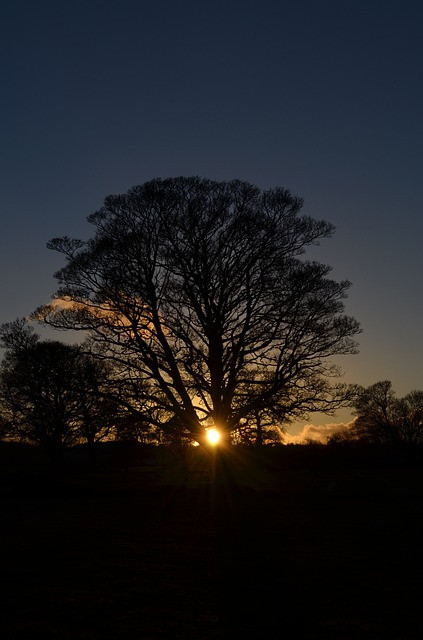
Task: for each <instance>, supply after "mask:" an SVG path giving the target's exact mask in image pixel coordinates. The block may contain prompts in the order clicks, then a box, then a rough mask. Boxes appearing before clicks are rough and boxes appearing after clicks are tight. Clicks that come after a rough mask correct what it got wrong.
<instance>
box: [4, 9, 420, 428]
mask: <svg viewBox="0 0 423 640" xmlns="http://www.w3.org/2000/svg"><path fill="white" fill-rule="evenodd" d="M422 29H423V4H422V3H420V2H413V1H409V0H403V1H402V2H398V1H396V2H391V1H389V0H386V1H384V2H382V1H376V0H366V1H361V0H355V1H354V2H352V1H343V0H336V1H325V0H321V1H320V2H315V1H314V0H313V1H312V0H304V1H301V0H297V1H296V2H295V3H293V2H284V1H283V0H275V1H270V0H254V1H248V0H243V1H242V2H241V1H240V0H233V1H231V0H226V1H221V0H214V1H213V2H209V1H208V0H203V1H202V2H193V1H191V0H188V1H184V0H180V1H179V2H174V1H173V0H155V2H154V3H153V2H144V1H143V0H101V1H97V0H84V1H81V0H72V1H70V0H61V1H60V2H58V1H57V0H54V1H52V0H38V2H33V1H32V0H3V2H2V3H1V8H0V48H1V57H0V64H1V78H2V89H3V98H2V101H1V104H0V116H1V117H0V126H1V145H0V162H1V172H0V182H1V190H0V221H1V227H0V228H1V234H0V268H1V277H0V323H2V322H9V321H12V320H14V319H15V318H17V317H22V316H25V315H28V314H29V313H30V312H31V311H33V310H34V308H36V307H37V306H39V305H40V304H42V303H45V302H48V300H49V299H50V297H51V295H52V294H53V293H54V291H55V288H56V282H55V280H54V278H53V274H54V272H55V271H56V270H57V269H58V268H59V267H60V266H61V265H62V261H61V258H60V256H59V255H56V254H54V253H53V252H51V251H48V250H47V249H46V242H47V241H48V240H49V239H51V238H52V237H56V236H62V235H68V236H71V237H80V238H83V239H87V238H88V237H90V235H91V234H92V229H91V227H90V225H89V224H88V223H87V222H86V216H87V215H89V214H90V213H92V212H93V211H96V210H97V209H98V208H99V207H100V206H101V204H102V201H103V199H104V197H105V196H107V195H108V194H111V193H124V192H126V191H127V190H128V189H129V188H130V187H132V186H133V185H136V184H142V183H143V182H146V181H147V180H150V179H152V178H156V177H163V178H165V177H173V176H181V175H183V176H192V175H199V176H202V177H204V178H210V179H215V180H230V179H233V178H238V179H242V180H247V181H249V182H251V183H253V184H256V185H257V186H259V187H262V188H269V187H274V186H282V187H285V188H287V189H289V190H290V191H291V192H292V193H294V194H297V195H300V196H302V197H303V198H304V200H305V205H304V210H303V211H304V213H305V214H308V215H311V216H313V217H315V218H324V219H327V220H329V221H330V222H332V223H334V224H335V226H336V233H335V234H334V236H333V237H332V238H331V239H329V240H325V241H324V242H322V244H321V246H320V247H319V248H318V250H316V251H313V257H316V258H318V259H319V260H320V261H322V262H325V263H328V264H330V265H332V267H333V272H332V275H333V277H334V278H336V279H348V280H351V282H352V283H353V286H352V288H351V290H350V294H349V298H348V300H347V302H346V310H347V312H348V313H349V314H350V315H353V316H354V317H355V318H357V320H359V321H360V323H361V325H362V334H361V335H360V336H359V343H360V353H359V355H357V356H346V357H344V358H343V359H342V360H341V361H340V363H341V365H342V367H343V369H344V372H345V375H344V378H343V380H344V381H346V382H356V383H359V384H362V385H365V386H367V385H370V384H372V383H374V382H377V381H378V380H383V379H389V380H391V381H392V383H393V386H394V389H395V390H396V391H397V393H398V395H404V394H406V393H407V392H409V391H411V390H412V389H417V388H420V389H422V388H423V375H422V373H423V371H422V369H423V367H422V356H423V349H422V317H423V297H422V292H421V289H422V285H421V278H422V272H423V269H422V267H423V252H422V251H421V241H422V236H423V234H422V231H423V216H422V204H423V180H422V178H421V174H422V165H423V163H422V160H423V118H422V113H423V83H422V81H421V78H422V77H423V68H422V67H423V39H422ZM59 337H60V338H62V334H60V336H59ZM350 417H351V416H350V412H349V411H343V412H340V413H338V414H337V415H336V416H334V417H333V418H327V417H324V416H312V417H311V420H312V422H313V423H314V424H315V425H316V424H321V425H325V424H326V423H333V422H335V423H336V421H337V420H338V421H347V420H348V419H350ZM301 428H302V426H301V425H297V426H296V429H297V430H299V429H301ZM309 430H310V429H309Z"/></svg>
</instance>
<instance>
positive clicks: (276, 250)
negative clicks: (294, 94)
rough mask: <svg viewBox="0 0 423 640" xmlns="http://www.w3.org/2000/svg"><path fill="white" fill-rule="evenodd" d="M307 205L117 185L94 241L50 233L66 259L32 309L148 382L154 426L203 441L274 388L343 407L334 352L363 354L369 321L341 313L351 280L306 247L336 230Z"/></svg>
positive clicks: (293, 411)
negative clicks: (361, 341)
mask: <svg viewBox="0 0 423 640" xmlns="http://www.w3.org/2000/svg"><path fill="white" fill-rule="evenodd" d="M302 204H303V202H302V200H301V199H300V198H298V197H294V196H292V195H291V194H290V193H289V191H287V190H285V189H282V188H275V189H270V190H267V191H261V190H260V189H258V188H257V187H255V186H252V185H251V184H248V183H246V182H240V181H238V180H234V181H231V182H214V181H210V180H205V179H201V178H196V177H195V178H175V179H166V180H161V179H157V180H153V181H150V182H147V183H145V184H143V185H141V186H136V187H134V188H132V189H131V190H130V191H129V192H128V193H126V194H123V195H112V196H109V197H107V198H106V199H105V202H104V206H103V207H102V208H101V209H100V210H99V211H97V212H96V213H94V214H92V215H90V216H89V218H88V220H89V222H91V223H92V224H93V225H94V227H95V233H94V235H93V237H92V238H91V239H89V240H88V241H87V242H83V241H81V240H72V239H69V238H68V237H64V238H55V239H54V240H52V241H51V242H50V243H49V245H48V246H49V247H50V248H51V249H54V250H56V251H59V252H60V253H62V254H63V255H64V256H65V258H66V264H65V266H64V267H63V268H62V269H61V270H60V271H59V272H58V273H57V274H56V278H57V279H58V280H59V283H60V285H61V286H60V288H59V290H58V291H57V293H56V296H55V299H54V300H53V302H52V303H51V304H49V305H46V306H43V307H41V308H39V309H38V310H37V312H36V313H35V316H36V317H37V318H38V319H39V320H42V321H44V322H46V323H47V324H49V325H51V326H53V327H56V328H59V329H72V330H81V331H84V332H88V333H89V335H90V337H91V341H92V345H93V350H95V351H96V352H97V355H101V356H102V357H107V358H111V359H113V360H115V362H116V363H117V364H118V365H119V366H120V367H121V368H122V369H126V371H127V376H128V377H133V379H134V380H138V383H137V384H138V389H139V393H140V400H141V404H142V403H143V402H144V406H145V404H146V403H147V404H148V405H149V406H150V409H151V416H150V417H151V419H152V420H153V421H154V420H156V422H157V425H158V426H161V427H162V428H164V429H165V430H169V431H174V432H179V433H181V434H184V435H187V436H189V437H191V438H193V439H195V440H198V441H199V442H202V441H203V439H204V436H205V433H206V429H207V428H208V427H209V426H210V425H212V424H214V425H216V426H218V428H219V429H220V430H221V431H222V433H223V434H224V435H226V436H227V438H229V436H230V433H231V432H232V431H234V430H236V429H237V428H238V426H239V425H240V424H241V423H242V420H243V419H246V418H251V416H254V415H257V412H258V411H260V410H262V409H265V408H266V407H269V406H271V405H272V403H273V402H274V401H275V399H277V404H278V406H280V405H281V403H283V405H284V416H285V418H286V419H289V417H290V416H296V415H299V414H300V413H304V412H307V411H314V410H323V411H325V410H330V409H333V408H334V406H335V405H336V404H337V403H339V402H340V401H341V398H342V396H343V391H344V390H342V392H341V391H340V386H339V385H336V384H335V385H333V384H331V382H330V379H331V378H333V377H334V376H336V375H337V374H338V373H339V371H338V368H337V367H336V366H335V365H334V364H333V362H332V360H331V359H332V357H333V356H338V355H340V354H351V353H354V352H355V351H356V343H355V341H354V336H355V335H356V334H357V333H358V331H359V325H358V323H357V322H356V320H354V319H353V318H351V317H348V316H346V315H344V298H345V297H346V292H347V290H348V288H349V286H350V283H349V282H347V281H343V282H336V281H334V280H332V279H330V277H329V274H330V271H331V268H330V267H329V266H327V265H325V264H321V263H319V262H315V261H307V260H306V259H305V258H304V253H305V250H306V248H307V247H309V246H310V245H315V244H318V242H319V240H320V239H322V238H326V237H328V236H331V235H332V233H333V231H334V228H333V226H332V225H331V224H330V223H328V222H325V221H318V220H314V219H312V218H310V217H307V216H303V215H300V212H301V208H302ZM139 381H141V384H140V382H139ZM143 390H144V391H143ZM143 394H145V395H144V398H143V397H142V395H143Z"/></svg>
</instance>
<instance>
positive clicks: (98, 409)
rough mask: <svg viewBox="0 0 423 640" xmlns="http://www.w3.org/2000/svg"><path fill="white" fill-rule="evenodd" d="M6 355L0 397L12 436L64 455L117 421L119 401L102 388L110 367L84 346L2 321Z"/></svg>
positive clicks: (0, 376)
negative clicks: (44, 337) (45, 337)
mask: <svg viewBox="0 0 423 640" xmlns="http://www.w3.org/2000/svg"><path fill="white" fill-rule="evenodd" d="M0 338H1V343H2V346H3V347H5V348H6V353H5V356H4V358H3V361H2V363H1V366H0V395H1V404H2V409H3V416H4V420H5V421H6V422H7V424H8V427H9V430H8V431H9V434H10V435H14V436H15V437H19V438H20V439H22V440H25V441H28V442H32V443H36V444H39V445H41V446H42V447H44V448H45V449H47V450H48V451H49V453H50V454H51V455H52V457H54V458H57V457H60V455H61V451H62V450H63V448H64V447H66V446H69V445H72V444H75V443H76V442H81V441H86V442H88V444H91V445H92V444H94V442H95V441H96V440H100V439H101V438H103V437H105V436H106V435H107V433H108V431H109V429H110V427H111V426H112V424H113V419H114V418H115V414H114V412H113V410H114V408H115V403H112V401H111V400H109V398H108V397H107V396H106V395H105V394H104V393H103V394H102V393H101V391H100V387H101V386H102V385H103V384H104V380H105V373H106V369H105V366H104V365H103V363H101V362H98V361H94V360H93V359H92V358H91V357H90V356H87V355H84V354H83V353H82V352H81V349H80V347H78V346H74V345H68V344H64V343H62V342H58V341H53V340H46V341H42V340H40V338H39V336H38V335H37V334H35V333H34V332H33V330H32V328H31V327H29V326H28V325H27V323H26V322H25V321H24V320H17V321H15V322H12V323H8V324H5V325H2V327H1V328H0Z"/></svg>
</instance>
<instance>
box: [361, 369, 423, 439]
mask: <svg viewBox="0 0 423 640" xmlns="http://www.w3.org/2000/svg"><path fill="white" fill-rule="evenodd" d="M355 412H356V415H357V419H356V421H355V423H354V425H353V427H352V429H351V430H350V433H349V435H350V437H351V438H352V439H353V440H356V441H357V440H358V441H365V442H370V443H376V444H385V445H391V446H392V445H394V446H398V445H409V446H417V445H421V444H423V391H412V392H411V393H408V394H407V395H406V396H404V397H403V398H396V397H395V393H394V391H393V389H392V384H391V382H390V381H389V380H383V381H381V382H376V383H375V384H373V385H371V386H370V387H368V388H367V389H361V391H359V393H358V395H357V399H356V401H355Z"/></svg>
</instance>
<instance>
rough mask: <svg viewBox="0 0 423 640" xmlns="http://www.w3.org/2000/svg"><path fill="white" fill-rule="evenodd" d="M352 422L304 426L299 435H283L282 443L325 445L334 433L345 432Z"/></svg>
mask: <svg viewBox="0 0 423 640" xmlns="http://www.w3.org/2000/svg"><path fill="white" fill-rule="evenodd" d="M354 422H355V419H354V420H351V422H336V423H335V422H330V423H329V424H320V425H314V424H306V425H304V427H303V429H302V431H300V433H297V434H295V435H291V434H285V435H284V443H285V444H305V443H306V442H316V443H320V444H327V442H328V440H329V438H331V437H332V436H333V435H335V433H340V432H342V431H347V430H348V429H350V428H351V427H352V426H353V424H354Z"/></svg>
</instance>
